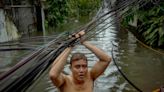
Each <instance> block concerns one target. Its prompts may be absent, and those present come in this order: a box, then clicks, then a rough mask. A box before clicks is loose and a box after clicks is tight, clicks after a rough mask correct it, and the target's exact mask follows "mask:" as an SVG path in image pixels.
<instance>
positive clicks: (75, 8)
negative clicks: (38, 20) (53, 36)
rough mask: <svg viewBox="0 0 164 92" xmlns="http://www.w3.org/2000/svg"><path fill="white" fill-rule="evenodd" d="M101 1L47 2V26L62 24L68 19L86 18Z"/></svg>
mask: <svg viewBox="0 0 164 92" xmlns="http://www.w3.org/2000/svg"><path fill="white" fill-rule="evenodd" d="M100 2H101V0H48V1H47V3H48V5H49V7H48V10H47V14H46V15H47V16H46V24H47V26H54V25H58V24H61V23H63V22H64V21H66V20H67V19H68V18H77V17H80V16H86V15H89V14H91V13H92V12H94V10H96V9H98V8H99V6H100Z"/></svg>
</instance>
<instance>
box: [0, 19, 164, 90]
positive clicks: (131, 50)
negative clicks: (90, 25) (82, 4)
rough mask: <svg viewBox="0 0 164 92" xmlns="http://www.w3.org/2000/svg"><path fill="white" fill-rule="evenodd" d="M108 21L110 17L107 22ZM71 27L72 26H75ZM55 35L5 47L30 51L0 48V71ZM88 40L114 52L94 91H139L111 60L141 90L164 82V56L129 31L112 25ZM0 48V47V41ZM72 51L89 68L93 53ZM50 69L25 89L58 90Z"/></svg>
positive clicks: (81, 50) (93, 60) (93, 62)
mask: <svg viewBox="0 0 164 92" xmlns="http://www.w3.org/2000/svg"><path fill="white" fill-rule="evenodd" d="M109 20H111V19H108V20H106V21H109ZM107 23H109V22H107ZM75 24H77V23H75ZM79 25H81V24H80V23H79V24H78V25H73V26H76V27H77V26H78V27H79ZM103 25H105V24H102V25H99V26H98V27H100V26H103ZM68 26H72V24H67V25H65V26H62V29H60V28H59V29H58V30H60V31H61V32H62V31H64V30H68V29H69V30H71V29H70V28H68ZM98 27H97V28H95V30H93V31H92V32H93V33H96V32H97V31H99V30H98ZM72 28H73V29H75V27H72ZM47 34H51V33H47ZM58 34H60V33H56V35H53V36H52V35H51V36H49V35H46V36H45V37H40V38H39V37H36V38H35V36H34V38H29V39H28V37H25V38H26V39H22V40H21V41H17V42H18V43H19V45H14V43H13V45H12V46H8V47H9V48H10V47H15V48H16V47H21V46H22V47H28V48H29V49H30V50H19V51H18V50H14V51H0V73H2V72H5V71H8V70H9V69H10V68H11V67H12V66H13V65H15V64H16V63H18V61H20V60H21V59H22V58H23V57H25V56H27V55H28V54H29V53H31V51H34V50H35V49H37V48H38V47H41V46H42V45H44V44H46V43H48V42H49V41H51V40H53V39H54V38H55V37H57V35H58ZM88 41H89V42H90V43H92V44H94V45H96V46H97V47H99V48H101V49H102V50H104V51H105V52H106V53H107V54H108V55H110V56H111V57H112V54H113V55H114V57H113V60H112V62H111V63H110V65H109V66H108V68H107V69H106V71H105V72H104V73H103V74H102V75H101V76H100V77H99V78H98V79H97V80H96V81H95V85H94V86H95V87H94V92H138V91H137V90H136V89H135V88H134V87H133V86H131V85H130V84H129V83H128V82H127V81H126V80H125V79H124V77H123V76H122V75H121V74H120V73H119V72H118V69H117V67H116V66H115V64H114V62H113V61H114V60H115V61H116V63H117V64H118V65H119V69H121V71H122V72H123V73H124V74H125V75H126V77H127V78H128V79H129V80H130V81H131V82H132V83H133V84H134V85H135V86H137V87H138V88H139V89H140V90H142V91H143V92H151V91H153V90H155V89H157V88H159V87H160V86H161V85H164V72H163V70H164V56H163V55H162V54H159V53H157V52H154V51H153V50H151V49H148V48H146V47H144V46H143V45H142V44H140V43H138V41H137V39H136V38H135V37H134V36H133V35H132V34H131V33H130V32H127V31H123V30H120V31H117V30H115V27H114V26H111V27H109V28H107V29H105V30H104V31H102V32H101V33H99V34H96V35H94V37H92V38H90V39H89V40H88ZM20 43H21V45H20ZM112 43H113V44H112ZM3 45H4V44H3ZM1 48H3V46H2V44H1ZM5 48H7V46H5ZM112 49H113V50H112ZM75 52H82V53H85V55H86V56H87V57H88V67H89V68H91V67H92V66H93V65H94V64H95V62H96V61H97V58H96V56H95V55H94V54H93V53H91V52H90V51H89V50H88V49H86V48H85V47H84V46H82V45H77V46H76V47H75V48H74V50H73V51H72V53H75ZM68 63H69V58H68ZM49 69H50V67H49V68H48V69H47V70H46V72H44V73H43V74H42V76H40V77H39V79H37V80H36V82H35V83H34V84H32V85H31V86H30V87H29V88H28V89H27V90H26V92H58V91H57V89H56V88H55V86H53V84H52V82H51V81H50V79H49V77H48V72H49ZM64 72H65V73H68V74H69V73H70V69H69V64H67V65H66V66H65V68H64Z"/></svg>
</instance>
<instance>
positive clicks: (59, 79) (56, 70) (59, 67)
mask: <svg viewBox="0 0 164 92" xmlns="http://www.w3.org/2000/svg"><path fill="white" fill-rule="evenodd" d="M71 50H72V47H67V48H66V49H65V50H64V51H63V52H62V53H61V54H60V55H59V56H58V57H57V58H56V59H55V61H54V62H53V64H52V68H51V70H50V72H49V76H50V79H51V80H52V82H53V84H54V85H55V86H57V87H60V86H61V85H62V84H63V83H64V82H65V75H64V74H63V73H62V71H63V69H64V65H65V64H66V61H67V57H68V55H69V54H70V52H71Z"/></svg>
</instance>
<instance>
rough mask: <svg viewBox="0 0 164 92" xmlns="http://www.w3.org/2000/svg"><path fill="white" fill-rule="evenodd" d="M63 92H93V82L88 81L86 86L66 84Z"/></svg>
mask: <svg viewBox="0 0 164 92" xmlns="http://www.w3.org/2000/svg"><path fill="white" fill-rule="evenodd" d="M61 90H62V91H61V92H93V81H86V82H85V83H84V84H75V83H72V82H70V83H69V82H68V83H66V85H64V86H63V87H62V89H61Z"/></svg>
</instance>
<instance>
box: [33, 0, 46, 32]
mask: <svg viewBox="0 0 164 92" xmlns="http://www.w3.org/2000/svg"><path fill="white" fill-rule="evenodd" d="M35 7H36V14H37V15H36V16H37V29H38V31H43V32H44V31H45V27H44V9H43V6H42V1H40V0H38V2H37V4H36V5H35Z"/></svg>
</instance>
